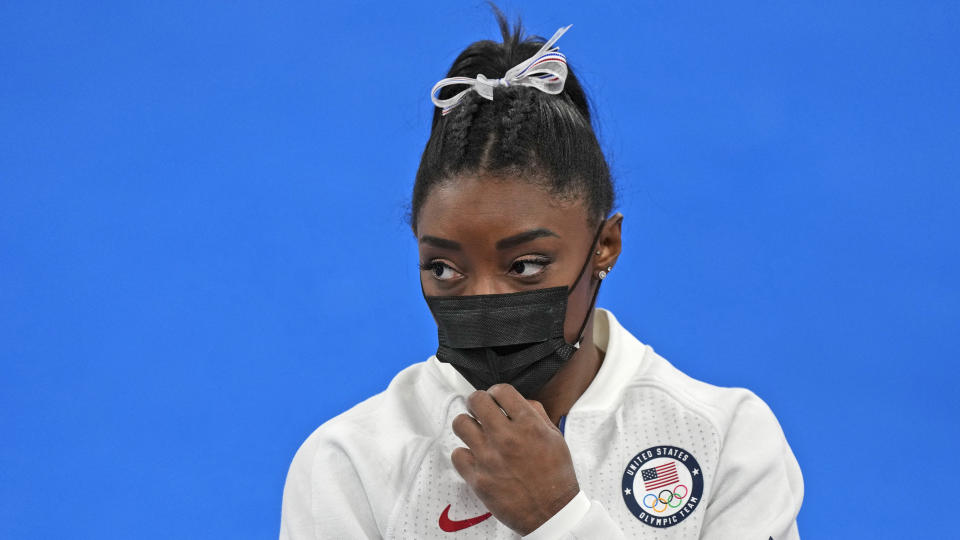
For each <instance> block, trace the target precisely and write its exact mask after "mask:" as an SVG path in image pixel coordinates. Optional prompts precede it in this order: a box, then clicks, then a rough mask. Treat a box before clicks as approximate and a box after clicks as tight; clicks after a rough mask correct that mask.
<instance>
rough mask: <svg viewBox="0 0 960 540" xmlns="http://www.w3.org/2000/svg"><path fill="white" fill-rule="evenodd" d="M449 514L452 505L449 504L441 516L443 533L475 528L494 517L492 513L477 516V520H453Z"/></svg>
mask: <svg viewBox="0 0 960 540" xmlns="http://www.w3.org/2000/svg"><path fill="white" fill-rule="evenodd" d="M449 513H450V505H449V504H448V505H447V507H446V508H444V509H443V513H442V514H440V530H442V531H443V532H457V531H461V530H463V529H466V528H467V527H473V526H474V525H476V524H477V523H480V522H481V521H484V520H485V519H487V518H489V517H490V516H491V515H493V514H491V513H490V512H487V513H486V514H484V515H482V516H477V517H475V518H470V519H458V520H453V519H450V516H449V515H448V514H449Z"/></svg>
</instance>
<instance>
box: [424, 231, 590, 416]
mask: <svg viewBox="0 0 960 540" xmlns="http://www.w3.org/2000/svg"><path fill="white" fill-rule="evenodd" d="M602 230H603V223H601V224H600V228H599V229H598V230H597V234H596V236H594V238H593V242H592V243H591V244H590V251H589V252H588V255H587V260H586V261H584V263H583V267H582V268H581V269H580V273H579V274H577V279H576V280H575V281H574V282H573V285H571V286H570V287H569V288H567V287H562V286H561V287H550V288H546V289H536V290H532V291H522V292H516V293H505V294H477V295H470V296H427V295H424V298H425V299H426V301H427V306H429V308H430V311H431V312H432V313H433V317H434V319H436V321H437V330H438V338H439V342H440V346H439V347H438V348H437V359H438V360H440V361H441V362H447V363H449V364H451V365H452V366H453V367H454V368H455V369H456V370H457V371H459V372H460V374H461V375H463V377H464V378H465V379H467V381H469V382H470V384H472V385H473V386H474V387H475V388H476V389H478V390H486V389H487V388H489V387H490V386H493V385H494V384H497V383H510V384H512V385H513V386H514V387H515V388H516V389H517V391H519V392H520V394H521V395H523V396H524V397H531V396H533V395H534V394H535V393H536V392H537V390H539V389H540V388H541V387H542V386H543V385H544V384H546V382H547V381H549V380H550V379H551V378H552V377H553V375H554V374H556V372H557V371H559V370H560V368H561V367H562V366H563V365H564V364H565V363H566V362H567V361H568V360H570V358H571V357H572V356H573V354H574V353H575V352H577V349H579V348H580V342H581V341H582V340H583V331H584V328H586V326H587V321H588V320H589V319H590V313H592V312H593V303H594V302H595V301H596V300H597V293H599V292H600V282H598V283H597V288H596V290H594V292H593V298H592V299H591V300H590V306H589V307H588V309H587V314H586V316H585V317H584V319H583V323H582V324H581V325H580V330H579V331H578V332H577V341H576V342H574V343H567V342H566V339H565V338H564V336H563V322H564V319H565V318H566V313H567V298H568V297H569V296H570V293H572V292H573V290H574V289H575V288H576V286H577V283H579V282H580V278H581V277H583V272H584V270H586V268H587V266H588V265H589V264H590V259H591V258H592V257H591V255H592V254H593V249H594V246H595V245H596V243H597V239H598V238H599V237H600V232H601V231H602ZM601 281H602V280H601ZM421 288H422V284H421Z"/></svg>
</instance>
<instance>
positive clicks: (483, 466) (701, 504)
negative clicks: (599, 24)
mask: <svg viewBox="0 0 960 540" xmlns="http://www.w3.org/2000/svg"><path fill="white" fill-rule="evenodd" d="M495 11H496V9H495ZM497 18H498V21H499V24H500V28H501V32H502V34H503V43H500V44H498V43H494V42H492V41H479V42H476V43H474V44H472V45H470V46H469V47H467V49H466V50H464V51H463V53H461V54H460V56H459V57H458V58H457V59H456V61H455V62H454V64H453V66H452V67H451V68H450V71H449V73H448V79H444V80H443V81H440V82H439V83H438V84H437V86H436V87H435V88H434V93H433V95H432V99H433V100H434V103H435V104H437V106H438V108H437V110H436V111H435V114H434V117H433V127H432V131H431V134H430V139H429V141H428V142H427V145H426V149H425V150H424V153H423V156H422V159H421V163H420V168H419V171H418V173H417V177H416V181H415V184H414V189H413V202H412V214H411V225H412V228H413V232H414V234H415V235H416V237H417V240H418V244H419V252H420V262H421V268H422V272H421V286H422V289H423V294H424V297H425V299H426V301H427V305H428V307H429V308H430V310H431V312H432V313H433V316H434V319H435V320H436V321H437V325H438V329H439V331H438V337H439V347H438V350H437V354H436V355H435V356H433V357H431V358H429V359H428V360H427V361H425V362H421V363H418V364H414V365H412V366H410V367H408V368H406V369H404V370H403V371H402V372H400V373H399V374H398V375H397V376H396V378H395V379H394V380H393V381H392V382H391V384H390V386H389V387H388V388H387V389H386V390H385V391H384V392H383V393H381V394H378V395H376V396H374V397H372V398H370V399H368V400H366V401H364V402H363V403H360V404H359V405H357V406H355V407H354V408H352V409H350V410H349V411H347V412H345V413H343V414H341V415H339V416H337V417H336V418H334V419H332V420H330V421H329V422H327V423H325V424H324V425H322V426H321V427H320V428H319V429H317V431H315V432H314V433H313V434H312V435H311V436H310V437H309V438H308V439H307V441H306V442H305V443H304V444H303V446H302V447H301V448H300V450H299V451H298V452H297V455H296V457H295V458H294V459H293V463H292V465H291V467H290V471H289V474H288V476H287V482H286V486H285V490H284V497H283V513H282V519H281V531H280V536H281V538H291V539H301V538H381V537H384V538H448V537H451V538H452V537H457V538H516V537H518V536H522V537H524V538H597V539H601V538H602V539H609V538H678V539H679V538H706V539H710V538H758V539H759V538H763V539H766V538H770V537H772V538H776V539H778V540H780V539H787V538H797V537H798V533H797V527H796V515H797V512H798V511H799V508H800V504H801V500H802V497H803V482H802V478H801V475H800V470H799V467H798V465H797V462H796V459H795V458H794V456H793V454H792V453H791V451H790V448H789V446H788V445H787V442H786V440H785V439H784V436H783V433H782V431H781V429H780V426H779V424H778V423H777V420H776V418H775V417H774V416H773V414H772V413H771V412H770V410H769V409H768V408H767V406H766V405H765V404H764V403H763V402H762V401H761V400H760V399H759V398H757V397H756V396H755V395H754V394H752V393H751V392H749V391H747V390H744V389H735V388H719V387H715V386H711V385H708V384H705V383H702V382H698V381H695V380H693V379H690V378H689V377H687V376H685V375H684V374H682V373H681V372H679V371H678V370H676V369H675V368H674V367H672V366H671V365H670V364H669V363H668V362H667V361H666V360H665V359H664V358H662V357H661V356H659V355H658V354H657V353H655V352H654V350H653V349H652V348H651V347H649V346H648V345H645V344H643V343H641V342H640V341H639V340H637V338H635V337H634V336H633V335H631V334H630V333H629V332H628V331H627V330H626V329H624V328H623V327H622V326H620V324H619V323H618V322H617V320H616V318H614V316H613V314H611V313H610V312H608V311H605V310H602V309H594V302H595V300H596V296H597V292H598V290H599V287H600V284H601V283H602V281H603V280H604V279H605V278H607V276H608V275H609V274H610V273H611V272H612V270H613V268H614V267H615V265H616V261H617V257H618V256H619V254H620V248H621V236H620V235H621V223H622V221H623V216H622V215H620V214H619V213H617V214H614V215H613V216H611V217H607V216H609V214H610V212H611V208H612V205H613V186H612V182H611V178H610V173H609V170H608V166H607V163H606V160H605V158H604V156H603V154H602V152H601V150H600V147H599V144H598V143H597V139H596V136H595V134H594V132H593V129H592V127H591V121H590V112H589V109H588V106H587V99H586V96H585V95H584V92H583V89H582V88H581V87H580V84H579V83H578V81H577V78H576V77H575V76H574V74H573V73H571V72H570V71H569V69H568V68H567V65H566V61H565V58H564V57H563V55H562V54H560V53H559V52H558V51H557V50H556V49H555V48H553V45H554V43H555V42H556V40H557V39H559V37H560V36H561V35H562V34H563V32H565V31H566V29H567V28H569V27H567V28H562V29H560V30H559V31H558V32H557V33H556V34H555V35H554V37H553V38H552V39H551V40H550V41H548V42H547V43H544V42H543V41H534V40H522V36H521V32H522V30H521V27H520V26H519V25H518V26H517V27H516V28H515V29H514V31H513V32H512V33H511V31H510V28H509V26H508V24H507V22H506V20H505V18H504V17H503V15H502V14H501V13H500V12H499V11H497Z"/></svg>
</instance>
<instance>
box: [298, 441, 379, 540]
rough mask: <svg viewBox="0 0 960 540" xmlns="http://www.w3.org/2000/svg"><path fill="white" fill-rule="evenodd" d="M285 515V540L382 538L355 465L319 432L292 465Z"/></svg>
mask: <svg viewBox="0 0 960 540" xmlns="http://www.w3.org/2000/svg"><path fill="white" fill-rule="evenodd" d="M280 514H281V515H280V540H307V539H310V540H314V539H321V538H337V539H342V538H380V537H381V534H380V531H379V527H378V526H377V523H376V520H375V519H374V513H373V510H372V509H371V505H370V501H369V499H368V497H367V493H366V492H365V490H364V488H363V484H362V482H361V480H360V477H359V475H358V474H357V470H356V468H355V466H354V464H353V463H352V462H351V460H350V458H349V456H348V455H347V453H346V452H344V451H343V449H341V448H339V447H338V446H337V445H336V444H333V443H331V442H329V441H326V440H324V438H323V437H320V436H318V434H317V433H315V434H314V435H312V436H311V437H310V438H308V439H307V441H306V442H304V443H303V445H302V446H301V447H300V449H299V450H298V451H297V454H296V455H295V456H294V458H293V462H292V463H291V464H290V469H289V471H288V472H287V481H286V484H285V485H284V488H283V503H282V509H281V512H280Z"/></svg>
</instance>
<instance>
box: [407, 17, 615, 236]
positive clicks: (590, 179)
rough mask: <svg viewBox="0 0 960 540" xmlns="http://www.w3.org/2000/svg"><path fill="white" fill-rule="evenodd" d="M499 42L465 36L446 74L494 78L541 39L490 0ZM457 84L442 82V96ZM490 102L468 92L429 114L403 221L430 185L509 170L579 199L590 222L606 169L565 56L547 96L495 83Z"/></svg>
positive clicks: (606, 192) (605, 195)
mask: <svg viewBox="0 0 960 540" xmlns="http://www.w3.org/2000/svg"><path fill="white" fill-rule="evenodd" d="M491 8H492V9H493V11H494V14H495V16H496V19H497V23H498V25H499V27H500V33H501V35H502V37H503V42H502V43H496V42H494V41H489V40H483V41H477V42H474V43H472V44H471V45H470V46H468V47H467V48H466V49H464V51H463V52H461V53H460V55H459V56H458V57H457V59H456V60H454V62H453V65H452V66H451V67H450V70H449V71H448V72H447V75H446V76H447V77H471V78H472V77H476V76H477V74H483V75H485V76H486V77H489V78H499V77H502V76H503V75H504V73H506V72H507V70H508V69H510V68H511V67H513V66H515V65H517V64H519V63H520V62H522V61H524V60H526V59H527V58H529V57H530V56H532V55H533V54H535V53H536V52H537V51H538V50H539V49H540V47H541V46H542V45H543V43H544V42H545V40H544V39H543V38H540V37H537V36H531V37H526V38H525V37H524V36H523V25H522V23H521V22H520V21H519V20H518V21H517V23H516V25H515V26H514V28H513V30H512V31H511V29H510V25H509V23H508V22H507V19H506V17H505V16H504V15H503V12H501V11H500V10H499V9H498V8H497V7H496V6H495V5H493V4H491ZM460 90H462V87H461V88H456V87H453V88H452V87H449V86H447V87H444V88H443V89H441V91H440V96H439V97H440V98H441V99H445V98H448V97H451V96H452V95H453V94H455V93H457V92H459V91H460ZM493 92H494V99H493V101H490V100H487V99H484V98H483V97H481V96H480V95H478V94H477V93H476V92H468V93H466V94H465V95H464V98H463V99H462V100H461V101H460V102H459V104H458V105H457V106H456V107H454V108H453V109H452V110H451V111H450V112H449V113H448V114H447V115H446V116H444V115H443V114H442V113H441V111H440V109H439V108H436V109H435V110H434V113H433V123H432V126H431V130H430V138H429V140H427V144H426V148H425V149H424V151H423V155H422V156H421V158H420V167H419V169H418V170H417V176H416V180H415V182H414V185H413V199H412V201H411V205H410V209H411V211H410V225H411V226H412V228H413V230H414V232H416V230H417V216H418V213H419V211H420V208H421V207H422V206H423V203H424V201H425V200H426V198H427V196H428V195H429V193H430V190H431V189H432V188H433V187H435V186H437V185H438V184H440V183H445V182H450V181H453V180H454V179H455V178H456V177H458V176H463V175H477V176H480V175H482V174H483V175H488V176H495V177H501V178H502V177H511V178H517V179H523V180H527V181H531V182H536V183H538V184H539V185H542V186H543V187H545V188H546V189H547V190H548V191H549V192H550V193H551V194H552V195H553V196H556V197H563V198H565V199H574V200H576V199H579V200H582V201H583V203H584V205H585V206H586V210H587V215H588V216H589V219H590V221H591V223H590V224H591V225H596V224H597V223H599V220H601V219H603V218H604V217H606V216H607V215H608V214H609V213H610V210H611V208H612V207H613V202H614V201H613V199H614V189H613V180H612V178H611V176H610V169H609V166H608V165H607V161H606V159H605V158H604V155H603V152H602V150H601V149H600V144H599V142H598V141H597V137H596V134H595V133H594V130H593V126H592V124H591V119H590V107H589V105H588V102H587V96H586V94H585V93H584V91H583V88H582V87H581V86H580V82H579V81H578V80H577V77H576V76H575V75H574V73H573V70H572V68H570V66H569V63H568V73H567V78H566V82H565V84H564V89H563V91H562V92H561V93H560V94H556V95H551V94H546V93H544V92H541V91H540V90H537V89H535V88H531V87H527V86H510V87H496V88H494V89H493Z"/></svg>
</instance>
